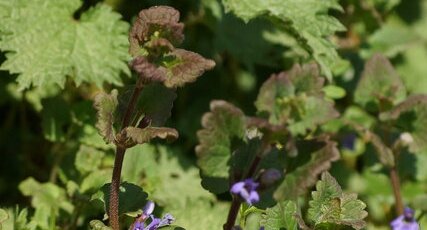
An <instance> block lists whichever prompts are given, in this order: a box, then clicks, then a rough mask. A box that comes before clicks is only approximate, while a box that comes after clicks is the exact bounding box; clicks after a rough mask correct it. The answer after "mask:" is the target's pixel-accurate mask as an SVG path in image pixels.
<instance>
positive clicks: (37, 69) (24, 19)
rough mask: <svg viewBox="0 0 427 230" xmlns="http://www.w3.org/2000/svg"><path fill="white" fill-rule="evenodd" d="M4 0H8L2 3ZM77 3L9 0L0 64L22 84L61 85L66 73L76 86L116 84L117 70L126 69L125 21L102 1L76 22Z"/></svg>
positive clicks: (2, 28) (126, 71)
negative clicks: (11, 1)
mask: <svg viewBox="0 0 427 230" xmlns="http://www.w3.org/2000/svg"><path fill="white" fill-rule="evenodd" d="M4 2H8V0H2V1H1V3H0V4H4ZM80 5H81V1H80V0H59V1H44V0H35V1H13V3H12V4H11V9H10V11H9V12H8V13H7V15H4V17H2V19H1V21H2V24H1V25H0V31H2V33H1V34H0V49H1V50H2V51H5V52H7V53H6V56H7V60H6V61H5V62H4V63H3V64H2V65H1V67H0V68H1V69H2V70H8V71H9V72H10V73H16V74H19V76H18V79H17V81H18V83H19V88H20V89H25V88H29V87H30V86H31V85H33V86H37V87H45V86H46V85H48V84H57V85H59V86H61V87H63V86H64V83H65V81H66V77H67V76H70V77H72V79H73V80H74V82H75V83H76V84H77V85H79V84H81V83H82V82H90V83H95V84H96V85H97V86H99V87H101V86H102V84H103V83H104V82H108V83H113V84H117V85H119V84H121V80H120V74H122V73H124V74H126V75H129V74H130V72H129V69H128V67H127V65H126V60H127V59H128V54H127V47H128V41H127V36H126V34H127V31H128V28H129V26H128V24H127V23H126V22H124V21H121V20H120V15H119V14H117V13H114V12H112V11H111V9H110V8H109V7H107V6H106V5H102V4H99V5H97V6H96V7H94V8H91V9H89V10H88V11H86V12H84V13H83V14H82V15H81V17H80V19H79V20H78V21H77V20H76V19H74V17H73V14H74V13H75V12H76V11H77V10H78V9H79V8H80ZM100 57H102V58H100Z"/></svg>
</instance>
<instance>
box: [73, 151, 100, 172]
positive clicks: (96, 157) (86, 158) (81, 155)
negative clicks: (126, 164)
mask: <svg viewBox="0 0 427 230" xmlns="http://www.w3.org/2000/svg"><path fill="white" fill-rule="evenodd" d="M104 155H105V153H104V152H103V151H99V150H98V149H95V148H92V147H89V146H86V145H81V146H80V148H79V150H78V152H77V154H76V159H75V161H74V165H75V166H76V169H77V170H79V172H80V173H81V174H86V173H89V172H92V171H95V170H97V169H98V167H99V166H100V165H101V161H102V158H103V157H104Z"/></svg>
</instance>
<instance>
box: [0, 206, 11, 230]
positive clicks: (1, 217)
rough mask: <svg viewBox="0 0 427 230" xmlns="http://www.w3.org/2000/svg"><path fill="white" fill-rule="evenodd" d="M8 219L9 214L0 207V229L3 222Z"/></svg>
mask: <svg viewBox="0 0 427 230" xmlns="http://www.w3.org/2000/svg"><path fill="white" fill-rule="evenodd" d="M7 219H9V214H8V213H7V211H6V210H4V209H2V208H0V230H1V229H2V225H3V222H5V221H6V220H7Z"/></svg>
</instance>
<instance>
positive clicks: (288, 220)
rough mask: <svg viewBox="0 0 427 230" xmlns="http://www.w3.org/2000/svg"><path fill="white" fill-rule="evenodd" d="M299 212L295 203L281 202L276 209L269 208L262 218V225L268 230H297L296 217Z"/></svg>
mask: <svg viewBox="0 0 427 230" xmlns="http://www.w3.org/2000/svg"><path fill="white" fill-rule="evenodd" d="M297 212H298V210H297V205H296V204H295V202H293V201H283V202H279V203H277V204H276V205H275V206H274V207H272V208H267V210H266V211H265V214H264V215H263V216H262V221H261V225H262V226H264V228H265V229H266V230H280V229H287V230H297V229H298V228H297V226H298V222H297V219H296V218H295V217H294V215H295V214H296V213H297Z"/></svg>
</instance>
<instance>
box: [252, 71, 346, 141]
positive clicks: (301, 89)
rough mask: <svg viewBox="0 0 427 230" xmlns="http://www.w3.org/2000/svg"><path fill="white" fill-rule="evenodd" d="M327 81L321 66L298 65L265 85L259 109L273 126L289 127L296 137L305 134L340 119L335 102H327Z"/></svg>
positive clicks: (256, 104) (262, 89) (259, 101)
mask: <svg viewBox="0 0 427 230" xmlns="http://www.w3.org/2000/svg"><path fill="white" fill-rule="evenodd" d="M323 82H324V79H323V78H321V77H320V73H319V70H318V67H317V65H315V64H311V65H303V66H299V65H295V66H294V67H293V68H292V69H291V70H289V71H287V72H281V73H279V74H277V75H276V74H273V75H272V76H271V77H270V78H269V79H268V80H267V81H266V82H264V84H263V85H262V87H261V89H260V91H259V94H258V98H257V100H256V102H255V106H256V107H257V109H258V111H259V112H260V113H265V112H266V113H267V114H268V115H269V121H270V122H271V123H272V124H282V125H283V124H288V125H289V129H290V131H291V132H292V133H293V134H294V135H296V134H305V133H306V131H307V130H309V129H315V128H316V126H317V125H319V124H322V123H325V122H327V121H329V120H331V119H333V118H335V117H337V116H338V112H337V111H336V110H335V109H334V107H333V102H331V101H328V100H325V99H324V94H323V91H322V86H323Z"/></svg>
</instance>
